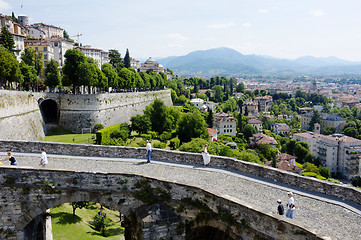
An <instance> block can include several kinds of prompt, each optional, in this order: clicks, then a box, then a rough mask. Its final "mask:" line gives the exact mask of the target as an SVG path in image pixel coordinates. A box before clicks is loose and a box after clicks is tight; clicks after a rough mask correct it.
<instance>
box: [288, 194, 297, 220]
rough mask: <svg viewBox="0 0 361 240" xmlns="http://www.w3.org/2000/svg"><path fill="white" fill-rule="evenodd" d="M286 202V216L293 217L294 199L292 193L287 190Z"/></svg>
mask: <svg viewBox="0 0 361 240" xmlns="http://www.w3.org/2000/svg"><path fill="white" fill-rule="evenodd" d="M287 195H288V203H287V212H286V217H288V218H291V219H293V212H294V211H295V199H294V198H293V193H292V192H288V193H287Z"/></svg>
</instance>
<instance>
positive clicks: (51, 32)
mask: <svg viewBox="0 0 361 240" xmlns="http://www.w3.org/2000/svg"><path fill="white" fill-rule="evenodd" d="M32 27H34V28H36V29H39V30H41V31H43V32H44V33H45V38H51V37H52V36H59V37H61V38H63V37H64V29H62V28H60V27H56V26H53V25H49V24H45V23H34V24H33V25H32Z"/></svg>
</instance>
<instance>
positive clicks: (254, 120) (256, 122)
mask: <svg viewBox="0 0 361 240" xmlns="http://www.w3.org/2000/svg"><path fill="white" fill-rule="evenodd" d="M248 124H250V125H251V126H252V127H254V128H255V129H256V130H257V132H258V133H261V132H262V121H261V120H259V119H257V118H250V119H249V121H248Z"/></svg>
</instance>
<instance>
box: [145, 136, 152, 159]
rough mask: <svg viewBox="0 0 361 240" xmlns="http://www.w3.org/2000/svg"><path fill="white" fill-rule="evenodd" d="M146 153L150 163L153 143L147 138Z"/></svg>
mask: <svg viewBox="0 0 361 240" xmlns="http://www.w3.org/2000/svg"><path fill="white" fill-rule="evenodd" d="M146 150H147V152H146V154H145V156H146V157H147V163H150V155H151V153H152V145H151V144H150V142H149V141H148V140H147V146H146Z"/></svg>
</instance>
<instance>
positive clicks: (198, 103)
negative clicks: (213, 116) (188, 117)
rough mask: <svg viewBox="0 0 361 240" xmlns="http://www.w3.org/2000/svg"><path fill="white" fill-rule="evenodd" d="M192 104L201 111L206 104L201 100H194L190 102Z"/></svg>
mask: <svg viewBox="0 0 361 240" xmlns="http://www.w3.org/2000/svg"><path fill="white" fill-rule="evenodd" d="M190 102H191V103H193V104H194V106H196V107H197V108H199V109H201V107H202V106H203V104H204V100H203V99H201V98H194V99H192V100H191V101H190Z"/></svg>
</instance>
